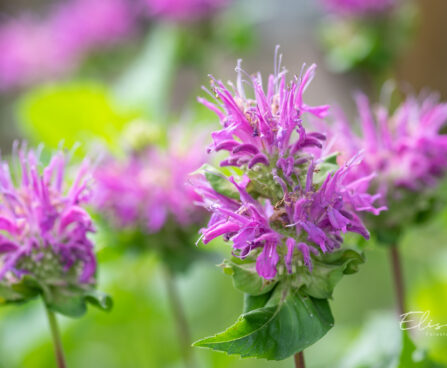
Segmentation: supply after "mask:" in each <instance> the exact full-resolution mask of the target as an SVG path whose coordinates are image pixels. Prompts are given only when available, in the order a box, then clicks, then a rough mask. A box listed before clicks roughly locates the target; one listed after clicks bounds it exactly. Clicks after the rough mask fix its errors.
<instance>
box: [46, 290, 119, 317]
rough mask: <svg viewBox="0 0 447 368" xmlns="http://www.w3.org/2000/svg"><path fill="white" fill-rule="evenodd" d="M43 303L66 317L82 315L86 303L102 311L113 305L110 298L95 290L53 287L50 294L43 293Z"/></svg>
mask: <svg viewBox="0 0 447 368" xmlns="http://www.w3.org/2000/svg"><path fill="white" fill-rule="evenodd" d="M43 298H44V301H45V304H46V305H47V306H48V307H49V308H50V309H52V310H54V311H55V312H58V313H60V314H63V315H65V316H67V317H73V318H78V317H82V316H83V315H84V314H85V313H86V312H87V305H88V304H91V305H92V306H95V307H96V308H99V309H101V310H103V311H106V312H108V311H110V310H111V309H112V307H113V301H112V298H111V297H110V296H109V295H107V294H105V293H102V292H100V291H97V290H94V289H93V290H75V289H73V290H69V289H60V288H58V289H53V290H51V294H50V295H43Z"/></svg>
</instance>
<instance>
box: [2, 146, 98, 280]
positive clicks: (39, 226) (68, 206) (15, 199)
mask: <svg viewBox="0 0 447 368" xmlns="http://www.w3.org/2000/svg"><path fill="white" fill-rule="evenodd" d="M13 156H14V158H15V159H16V160H18V163H19V166H20V170H17V172H15V171H14V170H13V168H14V165H13V164H11V165H9V164H8V163H7V162H5V161H3V162H2V163H1V166H0V198H1V204H0V229H1V234H0V282H2V283H6V284H14V283H16V282H19V281H20V279H21V277H22V276H23V275H30V276H32V277H33V278H34V279H36V280H37V281H38V282H39V283H42V284H44V285H47V286H48V285H52V286H56V285H57V286H61V287H64V286H68V285H70V286H71V284H74V285H78V286H79V285H93V284H94V283H95V277H94V276H95V272H96V258H95V255H94V252H93V244H92V242H91V241H90V240H89V239H88V234H89V233H92V232H93V231H94V227H93V224H92V221H91V218H90V216H89V214H88V213H87V212H86V211H85V210H84V209H83V208H82V205H83V204H85V203H87V202H88V201H89V198H90V189H89V186H88V185H89V175H88V173H89V170H88V164H87V162H85V163H84V164H83V166H82V167H81V168H80V170H79V172H78V175H77V177H76V179H75V180H74V182H73V184H72V186H71V188H69V190H68V191H67V190H66V189H67V188H66V186H65V183H64V173H65V170H66V164H67V159H66V156H65V155H64V154H63V153H62V152H58V153H56V154H55V155H54V156H53V157H52V159H51V161H50V163H49V164H48V165H47V166H45V167H43V168H42V170H41V167H40V166H41V164H40V162H39V152H38V151H32V150H26V148H24V147H22V148H20V149H17V147H16V149H15V152H14V155H13Z"/></svg>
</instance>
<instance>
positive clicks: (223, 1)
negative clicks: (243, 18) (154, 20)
mask: <svg viewBox="0 0 447 368" xmlns="http://www.w3.org/2000/svg"><path fill="white" fill-rule="evenodd" d="M143 1H145V3H146V4H147V6H148V8H149V12H150V14H151V15H153V16H156V17H161V18H166V19H170V20H177V21H188V20H195V19H198V18H203V17H206V16H209V15H210V14H213V13H214V12H216V11H218V10H219V9H221V8H223V7H225V6H226V5H227V4H228V3H229V2H230V0H143Z"/></svg>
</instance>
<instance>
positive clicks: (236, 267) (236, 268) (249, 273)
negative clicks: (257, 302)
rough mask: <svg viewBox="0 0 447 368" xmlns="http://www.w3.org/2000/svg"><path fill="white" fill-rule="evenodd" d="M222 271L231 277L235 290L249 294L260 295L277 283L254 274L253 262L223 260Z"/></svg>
mask: <svg viewBox="0 0 447 368" xmlns="http://www.w3.org/2000/svg"><path fill="white" fill-rule="evenodd" d="M222 268H223V271H224V272H225V273H226V274H228V275H230V276H232V278H233V285H234V287H235V288H236V289H238V290H240V291H242V292H244V293H247V294H250V295H254V296H256V295H262V294H265V293H267V292H269V291H270V290H272V288H273V287H274V286H275V285H276V283H277V281H274V280H265V279H263V278H262V277H260V276H259V275H258V273H257V272H256V264H255V262H251V261H250V262H244V261H241V260H239V259H237V258H234V259H233V261H229V260H225V261H224V262H223V264H222Z"/></svg>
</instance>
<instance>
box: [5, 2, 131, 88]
mask: <svg viewBox="0 0 447 368" xmlns="http://www.w3.org/2000/svg"><path fill="white" fill-rule="evenodd" d="M133 23H134V13H133V11H132V9H131V7H130V4H129V3H128V2H127V1H126V0H71V1H70V2H68V3H65V4H63V5H62V4H61V5H58V6H56V7H55V8H53V10H52V11H51V12H50V14H48V15H47V16H46V17H45V19H37V18H33V17H31V16H21V17H19V18H17V19H11V20H9V21H7V22H5V23H4V24H3V25H1V26H0V90H1V89H6V88H11V87H16V86H21V85H25V84H28V83H33V82H36V81H39V80H42V79H45V78H49V77H54V76H58V75H61V74H64V73H65V72H67V71H68V70H70V69H72V68H73V67H74V66H75V65H77V64H78V62H79V61H80V60H81V59H82V58H83V57H84V55H85V54H86V53H87V52H89V51H91V50H93V49H94V48H96V47H98V46H104V45H109V44H111V43H114V42H116V41H117V40H119V39H121V38H123V37H124V36H126V35H127V34H129V33H130V32H131V30H132V28H133Z"/></svg>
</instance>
